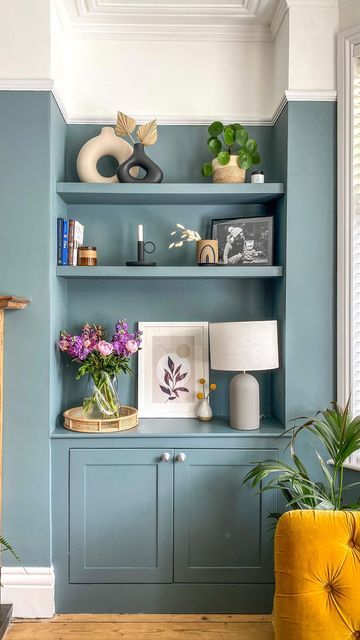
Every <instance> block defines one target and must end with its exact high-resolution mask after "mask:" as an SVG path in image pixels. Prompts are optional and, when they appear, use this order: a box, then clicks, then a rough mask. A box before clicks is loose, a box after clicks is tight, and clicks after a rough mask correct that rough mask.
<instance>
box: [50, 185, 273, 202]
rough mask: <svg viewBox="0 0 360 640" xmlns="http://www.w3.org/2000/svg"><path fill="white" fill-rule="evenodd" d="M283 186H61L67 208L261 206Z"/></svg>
mask: <svg viewBox="0 0 360 640" xmlns="http://www.w3.org/2000/svg"><path fill="white" fill-rule="evenodd" d="M284 192H285V190H284V185H283V184H281V183H277V182H276V183H270V182H269V183H266V184H251V183H245V184H210V183H204V184H198V183H194V184H192V183H177V184H171V183H162V184H140V185H138V184H118V183H117V184H89V183H82V182H58V184H57V193H58V194H59V196H60V197H61V198H62V200H64V202H66V203H67V204H95V205H97V204H119V205H120V204H143V205H153V204H180V205H183V204H198V205H200V204H251V203H252V204H259V203H260V204H261V203H264V202H269V201H271V200H277V199H278V198H280V197H281V196H282V195H283V194H284Z"/></svg>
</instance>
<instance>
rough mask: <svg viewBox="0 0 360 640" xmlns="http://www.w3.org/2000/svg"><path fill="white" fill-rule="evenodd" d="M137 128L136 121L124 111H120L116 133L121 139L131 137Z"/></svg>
mask: <svg viewBox="0 0 360 640" xmlns="http://www.w3.org/2000/svg"><path fill="white" fill-rule="evenodd" d="M135 127H136V121H135V120H134V119H133V118H131V117H130V116H127V115H126V114H125V113H122V111H118V114H117V121H116V127H115V133H116V135H117V136H119V137H120V138H121V137H122V136H130V135H131V134H132V132H133V131H134V129H135Z"/></svg>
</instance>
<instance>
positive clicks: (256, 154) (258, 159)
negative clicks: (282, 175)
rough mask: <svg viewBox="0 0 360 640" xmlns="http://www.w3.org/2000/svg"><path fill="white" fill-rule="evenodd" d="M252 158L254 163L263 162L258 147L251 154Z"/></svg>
mask: <svg viewBox="0 0 360 640" xmlns="http://www.w3.org/2000/svg"><path fill="white" fill-rule="evenodd" d="M251 160H252V163H253V164H259V162H261V157H260V153H259V152H258V150H257V149H256V150H255V151H254V152H253V153H252V154H251Z"/></svg>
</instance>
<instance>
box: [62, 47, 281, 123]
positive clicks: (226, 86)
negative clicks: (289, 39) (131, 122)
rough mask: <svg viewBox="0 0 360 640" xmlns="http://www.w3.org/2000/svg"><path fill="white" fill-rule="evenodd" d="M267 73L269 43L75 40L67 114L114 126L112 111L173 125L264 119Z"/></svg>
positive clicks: (267, 114) (269, 67)
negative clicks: (161, 119)
mask: <svg viewBox="0 0 360 640" xmlns="http://www.w3.org/2000/svg"><path fill="white" fill-rule="evenodd" d="M272 69H273V44H272V43H271V42H240V43H239V42H217V43H211V42H199V43H196V42H186V43H184V42H166V41H165V42H164V41H162V42H129V41H125V42H121V41H118V40H108V41H99V40H93V39H91V40H76V41H73V42H72V43H71V56H70V60H69V66H68V70H67V71H68V81H69V94H68V95H69V97H68V100H67V109H68V111H69V114H70V115H71V117H73V118H75V119H76V118H77V117H79V118H80V119H81V117H82V116H83V115H84V114H86V115H87V116H89V117H90V118H92V117H94V118H100V119H102V120H107V119H110V120H114V119H115V117H116V112H117V110H118V109H120V110H121V111H125V112H126V113H130V114H133V115H138V116H146V117H147V116H148V115H150V116H155V115H156V116H160V117H161V116H164V117H165V118H169V119H170V120H171V119H174V120H177V119H178V120H180V121H181V119H186V118H190V119H191V118H195V119H202V118H204V120H205V121H208V120H209V119H210V120H211V118H213V117H218V118H219V117H222V118H229V119H230V120H231V119H234V118H238V119H241V118H243V117H246V118H247V119H253V120H259V119H262V118H264V117H269V118H270V117H271V115H272V102H271V96H272ZM269 97H270V99H269Z"/></svg>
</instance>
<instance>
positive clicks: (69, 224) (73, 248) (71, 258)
mask: <svg viewBox="0 0 360 640" xmlns="http://www.w3.org/2000/svg"><path fill="white" fill-rule="evenodd" d="M83 244H84V225H82V224H80V222H78V221H77V220H64V218H58V219H57V263H58V265H59V266H66V265H68V266H71V267H76V265H77V257H78V248H79V247H81V246H82V245H83Z"/></svg>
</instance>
